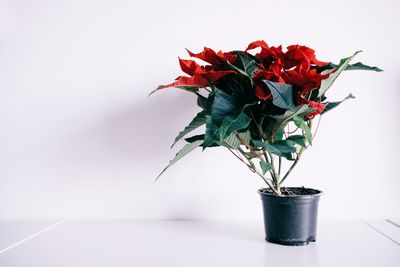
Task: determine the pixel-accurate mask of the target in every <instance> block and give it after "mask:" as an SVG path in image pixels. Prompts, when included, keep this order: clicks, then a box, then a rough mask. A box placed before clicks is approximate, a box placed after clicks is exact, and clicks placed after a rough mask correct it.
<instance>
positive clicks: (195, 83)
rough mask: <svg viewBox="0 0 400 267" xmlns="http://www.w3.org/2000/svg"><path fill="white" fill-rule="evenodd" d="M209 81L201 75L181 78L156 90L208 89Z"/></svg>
mask: <svg viewBox="0 0 400 267" xmlns="http://www.w3.org/2000/svg"><path fill="white" fill-rule="evenodd" d="M206 86H208V81H207V80H206V79H205V78H203V77H202V76H200V75H194V76H193V77H184V76H179V77H178V78H176V81H175V82H173V83H170V84H167V85H160V86H159V87H157V89H156V90H160V89H164V88H168V87H206Z"/></svg>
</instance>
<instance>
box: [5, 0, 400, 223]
mask: <svg viewBox="0 0 400 267" xmlns="http://www.w3.org/2000/svg"><path fill="white" fill-rule="evenodd" d="M396 2H397V1H394V0H393V1H389V0H386V1H383V0H382V1H369V0H368V1H365V0H364V1H349V0H347V1H265V0H264V1H252V2H251V3H249V1H232V0H231V1H215V0H204V1H189V0H186V1H179V0H172V1H154V0H147V1H134V0H133V1H116V0H113V1H111V0H110V1H104V0H97V1H50V0H48V1H45V0H44V1H28V0H25V1H18V0H15V1H11V0H10V1H0V219H7V218H8V219H9V218H54V217H62V218H94V217H97V218H142V219H148V218H169V219H256V218H257V219H258V218H260V217H261V207H260V200H259V196H258V195H257V193H256V190H257V189H258V188H260V187H262V186H263V184H262V183H261V180H260V178H258V177H256V176H255V175H253V174H252V173H251V172H250V171H248V170H247V169H246V168H245V167H244V166H242V165H241V164H240V162H238V161H237V160H236V159H235V158H233V156H232V155H231V154H229V152H227V151H224V150H223V149H216V150H215V149H210V150H209V151H207V150H206V151H205V152H203V153H202V152H201V151H200V150H199V151H196V152H194V153H193V154H191V155H189V156H187V157H186V158H185V159H183V160H182V161H181V162H179V163H177V164H176V165H175V166H174V167H172V168H171V169H170V170H169V171H168V172H166V173H165V175H164V176H163V177H162V178H161V179H160V181H159V182H158V183H154V182H153V181H154V179H155V177H156V176H157V174H158V173H159V172H160V171H161V169H162V168H163V167H164V166H165V164H166V163H167V162H168V160H169V159H170V158H172V157H173V155H174V154H175V153H176V150H177V149H178V148H179V145H178V146H177V148H175V150H170V149H169V147H170V145H171V143H172V141H173V139H174V138H175V136H176V134H177V133H178V132H179V131H180V130H181V129H183V127H184V126H185V125H186V124H187V123H188V122H189V121H190V120H191V118H192V117H193V116H194V115H195V114H196V113H197V108H196V105H195V98H194V97H193V96H192V95H190V94H188V93H186V92H183V91H180V90H178V89H173V88H171V89H166V90H165V91H163V92H159V93H157V94H155V95H153V96H152V97H150V98H148V97H147V95H148V93H149V92H150V91H151V90H152V89H154V88H155V87H156V86H157V85H159V84H165V83H168V82H170V81H172V80H173V79H174V78H175V77H176V76H178V75H180V74H181V72H180V70H179V66H178V62H177V57H178V56H180V57H186V53H185V50H184V47H187V48H189V49H191V50H192V51H195V52H196V51H199V50H201V49H202V47H203V45H206V46H209V47H212V48H215V49H222V50H234V49H244V48H245V47H246V45H247V44H248V43H249V42H251V41H254V40H258V39H264V40H266V41H267V42H268V43H269V44H271V45H279V44H283V45H284V46H287V45H290V44H297V43H299V44H304V45H308V46H310V47H312V48H314V49H315V50H316V51H317V56H318V58H319V59H321V60H326V61H335V62H337V61H338V60H339V59H340V58H343V57H345V56H349V55H351V54H352V53H353V52H355V51H356V50H359V49H362V50H364V53H362V54H361V55H360V56H359V57H358V58H357V61H358V60H360V61H362V62H364V63H367V64H371V65H377V66H379V67H381V68H383V69H384V70H385V72H383V73H372V72H346V73H344V74H343V75H342V76H341V77H340V78H339V80H338V81H337V82H336V84H335V86H334V87H333V88H331V90H330V92H329V98H330V100H340V99H342V98H343V97H345V96H347V94H348V93H350V92H351V93H353V94H354V95H355V96H356V97H357V98H356V99H355V100H353V101H348V102H346V103H345V104H343V105H342V106H341V107H339V108H337V109H336V110H334V111H332V112H329V113H327V115H326V116H325V117H324V118H323V120H322V122H321V125H320V127H319V131H318V135H317V137H316V139H315V141H314V147H312V148H311V149H309V150H308V151H306V153H305V154H304V157H303V160H302V162H300V164H299V165H298V167H297V168H296V170H295V171H294V172H293V173H292V176H291V177H290V179H288V182H287V185H305V186H309V187H314V188H319V189H321V190H323V191H324V192H325V194H324V196H323V198H322V199H321V210H320V218H323V219H327V218H339V219H352V218H353V219H354V218H385V217H396V216H397V217H399V216H400V212H399V210H400V209H399V203H400V194H398V190H399V188H400V180H399V179H400V177H399V175H398V171H397V168H396V167H397V166H396V164H398V162H399V160H400V153H399V148H400V141H399V138H398V131H399V130H400V125H399V119H398V114H399V112H400V107H399V100H400V93H399V89H400V88H399V86H400V78H399V77H400V76H399V75H398V74H399V69H400V56H399V47H400V36H399V34H398V26H399V25H400V19H399V16H398V12H399V6H398V4H397V3H396ZM181 145H182V144H181Z"/></svg>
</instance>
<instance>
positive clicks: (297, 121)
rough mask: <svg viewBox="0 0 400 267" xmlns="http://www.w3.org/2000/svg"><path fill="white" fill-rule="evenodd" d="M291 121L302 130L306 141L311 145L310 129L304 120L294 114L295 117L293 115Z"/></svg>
mask: <svg viewBox="0 0 400 267" xmlns="http://www.w3.org/2000/svg"><path fill="white" fill-rule="evenodd" d="M293 122H294V124H295V125H296V126H297V127H299V128H300V129H302V130H303V132H304V135H305V137H306V140H307V142H308V143H309V144H310V145H311V144H312V134H311V130H310V128H309V127H308V125H307V124H306V123H305V122H304V120H303V118H301V117H299V116H295V117H293Z"/></svg>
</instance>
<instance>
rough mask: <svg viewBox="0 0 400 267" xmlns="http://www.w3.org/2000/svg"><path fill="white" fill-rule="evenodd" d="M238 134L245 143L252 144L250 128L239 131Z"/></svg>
mask: <svg viewBox="0 0 400 267" xmlns="http://www.w3.org/2000/svg"><path fill="white" fill-rule="evenodd" d="M237 134H238V136H239V138H240V140H242V142H244V143H245V144H250V141H251V134H250V130H247V131H245V132H242V133H237Z"/></svg>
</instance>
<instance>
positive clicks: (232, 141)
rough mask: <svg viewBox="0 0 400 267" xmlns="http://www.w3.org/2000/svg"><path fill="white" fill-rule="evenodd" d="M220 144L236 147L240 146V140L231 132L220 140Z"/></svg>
mask: <svg viewBox="0 0 400 267" xmlns="http://www.w3.org/2000/svg"><path fill="white" fill-rule="evenodd" d="M221 145H223V146H228V148H233V149H238V148H239V147H240V140H239V138H238V137H237V136H236V133H231V134H230V135H229V136H228V137H227V138H225V139H224V140H223V141H222V142H221Z"/></svg>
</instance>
